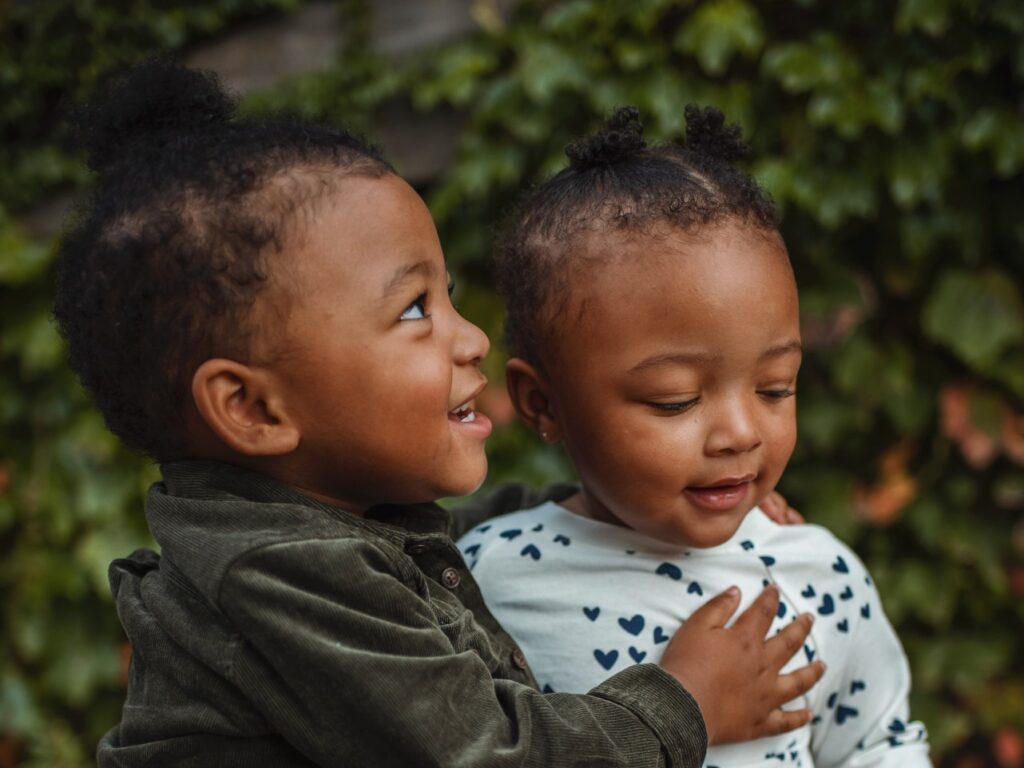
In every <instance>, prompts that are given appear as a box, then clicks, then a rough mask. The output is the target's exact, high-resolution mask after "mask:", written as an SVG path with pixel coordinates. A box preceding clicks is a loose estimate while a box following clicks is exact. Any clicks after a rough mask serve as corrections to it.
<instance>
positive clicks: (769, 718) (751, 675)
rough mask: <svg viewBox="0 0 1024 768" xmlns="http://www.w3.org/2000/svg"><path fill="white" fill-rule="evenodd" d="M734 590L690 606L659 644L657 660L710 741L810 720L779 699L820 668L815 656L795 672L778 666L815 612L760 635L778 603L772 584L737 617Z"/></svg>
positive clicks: (805, 684)
mask: <svg viewBox="0 0 1024 768" xmlns="http://www.w3.org/2000/svg"><path fill="white" fill-rule="evenodd" d="M739 597H740V593H739V590H738V589H736V588H735V587H733V588H732V589H729V590H727V591H725V592H723V593H722V594H720V595H718V596H717V597H715V598H714V599H712V600H710V601H709V602H708V603H706V604H705V605H704V606H702V607H701V609H700V610H699V611H697V612H696V613H694V614H693V615H692V616H691V617H690V618H689V619H688V620H687V622H686V623H685V624H684V625H683V626H682V628H681V629H680V630H679V631H678V632H676V634H675V636H674V637H673V638H672V640H671V641H670V642H669V644H668V646H667V647H666V648H665V654H664V655H663V656H662V658H661V666H662V668H664V669H665V670H666V671H667V672H668V673H669V674H671V675H673V676H674V677H675V678H676V679H677V680H679V682H680V683H682V684H683V686H684V687H685V688H686V689H687V690H688V691H689V692H690V694H691V695H692V696H693V697H694V698H695V699H696V700H697V703H698V704H699V705H700V709H701V712H702V713H703V715H704V723H705V725H706V726H707V730H708V740H709V742H710V743H711V744H724V743H727V742H733V741H747V740H749V739H756V738H760V737H762V736H771V735H774V734H777V733H783V732H785V731H791V730H793V729H794V728H799V727H800V726H801V725H804V724H805V723H807V722H808V721H809V720H810V719H811V712H810V710H808V709H798V710H783V709H779V707H780V706H781V705H782V704H785V703H786V702H788V701H792V700H793V699H795V698H796V697H797V696H801V695H802V694H804V693H806V692H807V691H808V690H810V689H811V687H812V686H813V685H814V684H815V683H816V682H818V680H819V679H820V678H821V676H822V674H824V672H825V665H824V664H823V663H822V662H820V661H816V662H814V663H813V664H809V665H807V666H806V667H801V668H800V669H798V670H796V671H795V672H791V673H789V674H786V675H780V674H779V670H780V669H782V667H783V666H784V665H785V664H786V662H787V661H789V659H790V658H792V656H793V654H795V653H796V652H797V651H799V650H800V648H801V647H802V645H803V642H804V639H805V638H806V637H807V633H808V632H809V631H810V629H811V622H812V621H813V617H811V615H810V614H803V615H801V616H800V617H799V618H798V619H797V620H796V621H794V622H793V623H791V624H790V625H789V626H788V627H786V628H785V629H784V630H782V632H780V633H779V634H777V635H775V636H774V637H772V638H771V639H770V640H765V634H766V633H767V632H768V628H769V627H770V626H771V623H772V619H773V618H774V617H775V611H776V609H777V608H778V605H779V592H778V589H777V588H776V587H775V586H774V585H772V586H768V587H766V588H765V590H764V591H763V592H762V593H761V594H760V595H759V596H758V598H757V600H755V601H754V603H753V604H752V605H751V606H750V607H749V608H748V609H747V610H746V611H744V612H743V615H741V616H740V617H739V619H737V620H736V623H735V624H734V625H733V626H732V627H730V628H728V629H726V628H725V623H726V622H727V621H728V620H729V618H730V617H731V616H732V615H733V613H735V612H736V606H737V605H738V604H739Z"/></svg>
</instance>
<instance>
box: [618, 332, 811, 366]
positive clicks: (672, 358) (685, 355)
mask: <svg viewBox="0 0 1024 768" xmlns="http://www.w3.org/2000/svg"><path fill="white" fill-rule="evenodd" d="M794 352H796V353H798V354H801V353H802V352H803V346H802V345H801V344H800V342H799V341H798V340H796V339H787V340H786V341H783V342H781V343H780V344H774V345H772V346H770V347H768V349H766V350H765V351H764V352H762V353H761V354H760V355H759V356H758V362H761V361H764V360H768V359H770V358H773V357H781V356H783V355H788V354H792V353H794ZM722 359H723V356H722V355H719V354H711V353H710V352H668V353H666V354H663V355H651V356H650V357H648V358H646V359H644V360H641V361H640V362H639V363H637V364H636V365H634V366H633V367H632V368H630V369H629V373H639V372H641V371H645V370H647V369H649V368H657V367H658V366H662V365H708V364H709V363H717V362H720V361H721V360H722Z"/></svg>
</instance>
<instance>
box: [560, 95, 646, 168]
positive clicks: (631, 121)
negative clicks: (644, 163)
mask: <svg viewBox="0 0 1024 768" xmlns="http://www.w3.org/2000/svg"><path fill="white" fill-rule="evenodd" d="M643 134H644V125H643V123H641V122H640V110H638V109H637V108H636V107H619V108H618V109H617V110H615V112H614V113H613V114H612V116H611V117H610V118H608V120H607V121H606V122H605V124H604V127H603V128H602V129H601V130H599V131H598V132H597V133H595V134H594V135H593V136H588V137H586V138H585V139H579V140H577V141H574V142H572V143H571V144H569V145H568V146H567V147H566V148H565V154H566V156H567V157H568V158H569V166H570V167H571V168H573V169H574V170H577V171H585V170H588V169H590V168H595V167H599V166H608V165H612V164H613V163H616V162H619V161H620V160H623V159H624V158H627V157H629V156H630V155H632V154H633V153H635V152H638V151H639V150H641V149H643V148H644V147H645V146H647V145H646V143H645V142H644V139H643Z"/></svg>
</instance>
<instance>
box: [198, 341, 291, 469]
mask: <svg viewBox="0 0 1024 768" xmlns="http://www.w3.org/2000/svg"><path fill="white" fill-rule="evenodd" d="M192 400H193V401H194V402H195V406H196V410H198V411H199V415H200V417H201V418H202V419H203V421H205V422H206V425H207V426H208V427H209V428H210V429H211V430H212V431H213V433H214V434H215V435H216V436H217V437H218V438H220V440H221V441H222V442H223V443H224V444H225V445H226V446H228V447H229V448H231V450H233V451H236V452H238V453H241V454H243V455H245V456H281V455H283V454H286V453H291V452H292V451H294V450H295V449H296V448H297V447H298V445H299V437H300V435H299V430H298V428H297V427H296V426H295V425H294V424H293V423H292V421H291V419H290V418H289V417H288V413H287V411H286V410H285V408H284V403H283V402H282V401H281V399H280V398H279V397H278V396H277V394H276V392H275V388H274V382H273V379H272V378H271V377H270V376H268V375H267V374H266V373H265V372H263V371H260V370H258V369H255V368H250V367H249V366H247V365H244V364H242V363H238V362H235V361H234V360H226V359H223V358H213V359H211V360H207V361H206V362H205V363H203V364H202V365H200V366H199V368H197V369H196V372H195V374H194V375H193V376H192Z"/></svg>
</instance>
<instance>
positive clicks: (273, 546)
mask: <svg viewBox="0 0 1024 768" xmlns="http://www.w3.org/2000/svg"><path fill="white" fill-rule="evenodd" d="M410 589H411V590H412V591H414V592H416V593H420V594H425V592H426V589H425V587H424V585H423V577H422V574H420V573H419V572H418V571H417V570H416V568H415V566H414V565H413V564H412V562H411V561H410V560H409V558H408V557H407V556H405V555H404V553H402V552H401V550H399V549H398V548H397V547H396V546H394V545H393V544H391V543H390V542H388V541H385V540H379V539H371V538H366V537H361V536H357V535H352V534H348V535H337V533H336V532H320V533H319V534H317V533H316V532H309V531H307V532H305V533H304V534H302V535H292V536H289V537H276V538H268V539H266V540H263V541H261V542H259V543H258V544H255V545H254V546H252V547H249V548H247V549H246V550H244V551H242V552H240V553H238V555H237V556H236V557H235V558H234V559H233V560H232V561H231V562H230V563H229V564H227V566H226V567H225V569H224V571H223V575H222V577H221V579H220V583H219V584H218V585H217V591H216V599H217V603H218V605H219V606H220V607H221V608H222V610H224V611H225V612H226V613H231V609H232V605H233V604H237V603H238V602H239V601H240V600H254V601H257V602H267V603H273V602H277V601H278V600H281V601H287V600H288V599H289V596H290V595H292V596H294V595H297V594H300V593H305V594H316V595H319V596H321V597H322V598H324V599H328V600H333V601H341V602H347V601H352V600H355V601H356V602H363V601H364V600H365V598H366V595H367V594H368V593H370V592H376V593H377V596H376V597H377V599H383V598H384V597H385V595H386V593H387V592H388V591H390V590H402V591H408V590H410Z"/></svg>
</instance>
